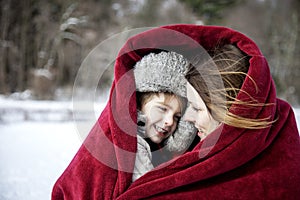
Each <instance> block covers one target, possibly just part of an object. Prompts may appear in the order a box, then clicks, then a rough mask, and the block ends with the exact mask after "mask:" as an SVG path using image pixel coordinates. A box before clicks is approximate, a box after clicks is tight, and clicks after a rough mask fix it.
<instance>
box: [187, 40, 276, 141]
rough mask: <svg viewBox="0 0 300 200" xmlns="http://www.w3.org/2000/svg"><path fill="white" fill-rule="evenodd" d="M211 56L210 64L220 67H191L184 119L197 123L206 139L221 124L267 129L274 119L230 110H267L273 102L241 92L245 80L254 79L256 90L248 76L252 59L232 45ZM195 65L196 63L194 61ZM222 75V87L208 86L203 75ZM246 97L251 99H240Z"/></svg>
mask: <svg viewBox="0 0 300 200" xmlns="http://www.w3.org/2000/svg"><path fill="white" fill-rule="evenodd" d="M209 53H210V54H211V56H212V59H211V61H210V62H211V63H213V64H215V65H216V66H217V67H216V68H215V69H214V70H212V69H211V68H209V67H207V66H209V62H208V63H206V65H205V66H201V65H198V66H193V65H190V68H189V71H188V73H187V75H186V79H187V81H188V83H187V97H188V99H189V108H188V110H187V111H186V114H185V120H186V121H190V122H192V123H194V124H195V126H196V128H197V129H198V136H199V137H200V138H201V140H203V139H204V138H206V136H207V135H209V134H210V133H211V132H212V131H214V130H215V129H216V128H217V127H218V126H219V125H220V124H221V123H224V124H227V125H231V126H234V127H239V128H244V129H261V128H268V127H269V126H271V125H272V123H273V122H275V121H276V120H275V121H272V119H271V116H269V117H266V118H261V119H260V118H251V117H249V118H248V117H247V116H240V115H239V114H234V113H233V112H231V111H230V109H233V108H231V107H234V106H235V107H240V106H244V107H248V109H250V108H251V107H261V108H262V109H263V107H267V106H271V107H272V106H274V105H275V102H274V103H262V102H259V100H256V99H255V98H253V97H252V96H251V94H249V93H247V91H245V90H243V89H241V87H242V84H243V82H244V80H245V78H246V77H247V78H249V79H250V80H252V81H251V82H252V83H253V84H254V86H255V87H254V88H255V89H256V90H259V89H258V88H257V85H256V83H255V79H254V78H252V77H251V76H250V75H248V74H247V72H248V69H249V57H248V56H247V55H246V54H244V53H243V52H241V51H240V50H239V49H238V48H237V47H235V46H234V45H231V44H226V45H224V46H220V47H218V46H217V47H216V48H215V49H214V50H212V51H211V52H209ZM195 63H196V62H195ZM214 74H220V76H221V79H222V82H223V83H224V84H223V85H220V87H219V88H213V87H209V85H207V83H206V81H205V80H204V79H203V76H207V77H210V76H213V75H214ZM239 93H240V95H247V98H248V99H249V100H246V101H242V100H239V99H237V95H238V94H239Z"/></svg>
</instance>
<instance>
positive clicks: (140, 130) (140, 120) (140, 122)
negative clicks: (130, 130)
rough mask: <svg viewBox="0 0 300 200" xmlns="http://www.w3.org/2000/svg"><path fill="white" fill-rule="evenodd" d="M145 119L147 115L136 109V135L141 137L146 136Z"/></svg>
mask: <svg viewBox="0 0 300 200" xmlns="http://www.w3.org/2000/svg"><path fill="white" fill-rule="evenodd" d="M146 120H147V117H146V115H144V114H143V113H142V111H140V110H138V111H137V135H139V136H141V137H142V138H144V137H146Z"/></svg>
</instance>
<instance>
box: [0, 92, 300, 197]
mask: <svg viewBox="0 0 300 200" xmlns="http://www.w3.org/2000/svg"><path fill="white" fill-rule="evenodd" d="M72 105H73V103H72V101H33V100H22V101H21V100H15V99H12V98H6V97H0V137H1V144H0V160H1V170H0V199H1V200H2V199H3V200H20V199H22V200H41V199H50V198H51V190H52V186H53V184H54V182H55V181H56V180H57V178H58V177H59V176H60V174H61V173H62V172H63V170H64V169H65V168H66V167H67V166H68V164H69V162H70V161H71V159H72V158H73V156H74V155H75V153H76V152H77V150H78V148H79V147H80V145H81V143H82V140H83V138H82V136H80V134H78V129H77V125H78V123H79V122H78V121H77V122H75V121H73V115H72ZM104 105H105V100H103V101H100V103H97V104H95V106H94V107H95V111H94V113H90V114H89V115H90V118H89V117H86V118H85V119H82V120H83V122H84V121H87V120H90V121H91V122H92V123H93V121H95V120H96V118H95V117H93V115H94V116H98V115H99V114H100V112H101V109H102V108H103V106H104ZM294 111H295V115H296V118H297V122H298V127H299V125H300V108H294ZM82 112H83V111H82ZM85 115H86V116H88V114H87V113H85ZM92 123H91V124H92Z"/></svg>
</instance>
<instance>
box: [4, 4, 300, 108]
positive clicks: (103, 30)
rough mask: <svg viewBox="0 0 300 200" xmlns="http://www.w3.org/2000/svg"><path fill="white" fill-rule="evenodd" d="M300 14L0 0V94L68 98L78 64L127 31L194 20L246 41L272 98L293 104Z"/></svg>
mask: <svg viewBox="0 0 300 200" xmlns="http://www.w3.org/2000/svg"><path fill="white" fill-rule="evenodd" d="M299 11H300V1H299V0H284V1H283V0H249V1H247V0H210V1H209V0H151V1H150V0H122V1H121V0H64V1H60V0H51V1H46V0H23V1H18V0H0V27H1V29H0V34H1V35H0V37H1V38H0V94H2V95H4V96H10V97H14V98H17V99H20V100H22V99H26V98H31V99H35V100H59V99H62V98H64V99H71V97H72V87H73V84H74V81H75V78H76V74H77V72H78V69H79V67H80V65H81V63H82V62H83V60H84V58H85V57H86V56H87V55H88V54H89V52H90V51H91V50H92V49H93V48H94V47H95V46H96V45H98V44H99V43H101V41H104V40H105V39H107V38H109V37H111V36H112V35H114V34H117V33H120V32H123V31H125V30H130V29H133V28H140V27H156V26H160V25H165V24H174V23H194V24H206V25H222V26H228V27H231V28H233V29H236V30H238V31H240V32H243V33H244V34H246V35H248V36H249V37H250V38H252V39H253V40H254V41H255V42H256V43H257V44H258V46H259V47H260V49H261V50H262V52H263V54H264V55H265V56H266V58H267V60H268V61H269V65H270V68H271V73H272V75H273V78H274V80H275V83H276V87H277V92H278V95H279V96H280V97H281V98H283V99H285V100H287V101H289V102H290V103H291V104H292V105H293V106H295V107H297V106H299V103H300V87H299V86H300V77H299V76H300V73H299V72H300V56H299V55H300V37H299V34H300V28H299V25H300V23H299V21H300V12H299ZM123 42H125V41H123ZM108 57H109V55H103V57H102V62H103V63H105V62H108V60H109V59H108ZM107 64H109V63H107ZM94 70H97V68H95V69H94ZM262 76H263V75H262ZM112 77H113V68H112V67H111V68H108V69H107V70H106V72H105V73H104V74H103V76H102V77H101V84H102V85H101V86H100V87H101V88H102V89H103V88H104V89H108V88H109V86H110V83H111V80H112ZM82 87H84V85H83V86H82ZM88 89H89V88H84V90H83V91H86V90H88ZM82 96H84V95H82Z"/></svg>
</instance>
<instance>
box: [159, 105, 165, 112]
mask: <svg viewBox="0 0 300 200" xmlns="http://www.w3.org/2000/svg"><path fill="white" fill-rule="evenodd" d="M157 108H158V109H159V110H160V111H163V112H165V111H167V108H165V107H162V106H157Z"/></svg>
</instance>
